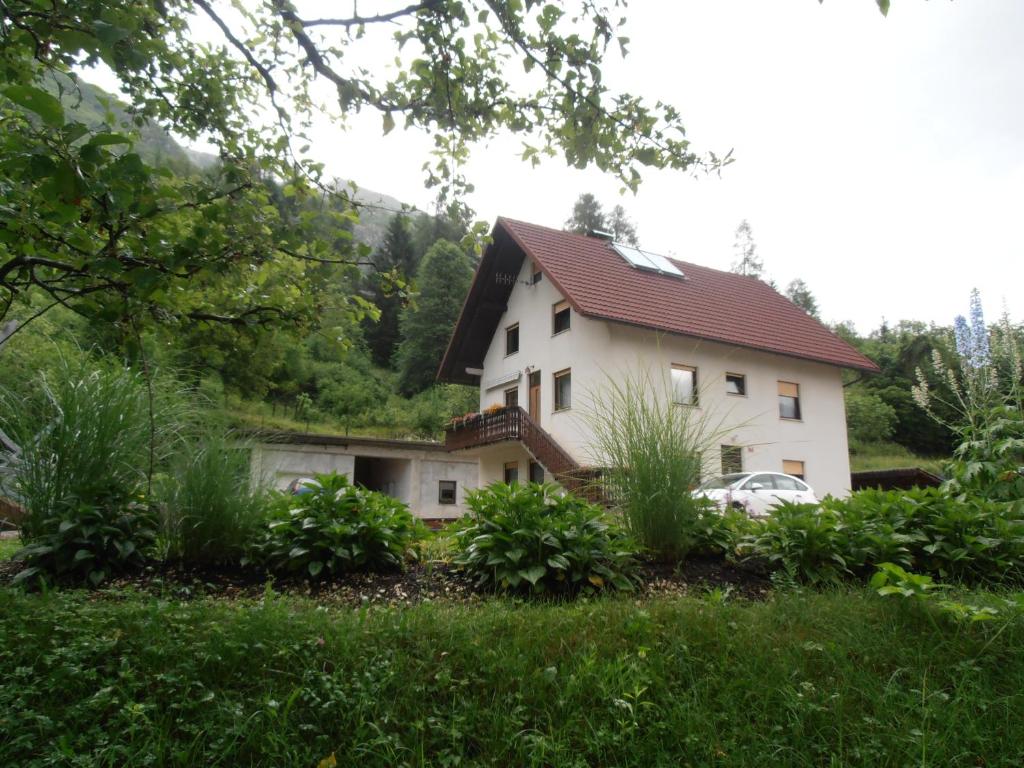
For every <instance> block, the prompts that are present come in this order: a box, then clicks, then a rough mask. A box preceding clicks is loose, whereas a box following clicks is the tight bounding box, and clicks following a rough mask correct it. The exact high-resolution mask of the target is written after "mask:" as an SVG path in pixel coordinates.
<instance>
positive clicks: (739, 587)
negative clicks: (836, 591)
mask: <svg viewBox="0 0 1024 768" xmlns="http://www.w3.org/2000/svg"><path fill="white" fill-rule="evenodd" d="M20 569H21V564H20V563H17V562H11V561H7V562H0V585H2V584H6V583H9V582H10V581H11V579H13V578H14V576H15V574H17V572H18V571H19V570H20ZM638 576H639V581H640V587H639V588H638V590H637V593H636V595H637V596H638V597H640V598H651V597H659V596H679V595H691V596H700V595H703V594H707V593H709V592H711V591H714V590H718V591H721V592H724V593H726V594H728V595H729V596H731V597H743V598H747V599H753V600H759V599H764V598H765V597H766V596H767V595H768V593H769V592H770V590H771V582H770V580H769V579H768V578H767V576H766V575H765V574H764V573H762V572H759V571H758V570H756V569H752V568H748V567H746V566H739V565H736V564H733V563H729V562H727V561H725V560H722V559H717V558H691V559H689V560H687V561H686V562H684V563H682V564H681V565H678V566H673V565H665V564H661V563H653V562H643V563H642V564H641V566H640V570H639V573H638ZM268 585H269V586H270V587H271V588H272V589H273V590H274V591H275V592H276V593H279V594H285V595H299V596H304V597H310V598H312V599H315V600H316V601H317V602H321V603H323V604H328V605H338V606H350V607H358V606H362V605H368V604H371V605H396V606H397V605H413V604H416V603H423V602H460V603H471V602H475V601H479V600H482V599H487V598H488V597H490V596H492V595H493V593H491V592H486V591H481V590H478V589H476V587H475V586H474V580H473V579H471V578H469V577H467V576H465V575H464V574H462V573H461V572H460V571H458V570H457V569H455V568H454V567H452V566H451V565H449V564H448V563H443V562H439V563H428V564H415V565H411V566H409V567H408V568H407V569H406V570H405V571H402V572H395V573H352V574H345V575H343V576H340V577H338V578H337V579H333V580H330V581H324V582H322V583H320V584H309V583H308V582H306V581H305V580H303V579H300V578H287V579H282V578H271V577H268V576H267V575H266V574H264V573H262V572H260V571H257V570H254V569H240V568H237V567H233V568H204V569H191V568H182V567H180V566H174V565H169V566H152V567H150V568H147V569H145V570H143V571H141V572H139V573H135V574H129V575H125V576H120V577H118V578H115V579H112V580H110V581H108V582H106V583H104V584H103V585H102V587H101V588H100V589H98V590H96V591H95V595H96V596H97V598H100V599H104V598H107V599H110V598H114V599H116V597H117V595H118V593H120V592H121V591H122V590H124V589H134V590H138V591H142V592H147V593H151V594H154V595H160V596H162V597H170V598H174V599H184V600H188V599H192V598H195V597H200V596H210V597H217V598H224V599H228V600H233V599H258V598H260V597H262V596H263V595H264V594H265V592H266V590H267V588H268Z"/></svg>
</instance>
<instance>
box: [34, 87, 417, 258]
mask: <svg viewBox="0 0 1024 768" xmlns="http://www.w3.org/2000/svg"><path fill="white" fill-rule="evenodd" d="M49 86H50V88H49V89H50V90H51V91H52V92H53V93H54V94H55V95H56V94H57V90H58V86H57V83H55V82H53V81H50V82H49ZM61 88H62V89H63V90H64V97H63V99H62V102H63V104H64V108H65V111H66V112H68V113H69V114H71V115H74V116H75V117H77V118H78V119H79V120H81V121H82V122H83V123H85V124H86V125H89V126H92V127H98V126H100V125H103V124H104V123H105V122H113V123H114V124H132V117H131V115H130V114H129V112H128V108H127V106H126V105H125V104H124V102H122V101H121V100H120V99H118V98H117V97H116V96H114V95H113V94H110V93H108V92H107V91H105V90H103V89H102V88H100V87H99V86H96V85H93V84H92V83H89V82H86V81H85V80H82V79H81V78H79V79H78V80H77V83H73V82H72V81H71V80H70V79H62V81H61ZM135 130H136V131H137V132H138V134H139V141H138V143H137V144H136V145H135V150H136V151H137V152H138V153H139V155H140V156H141V157H142V159H143V160H145V161H146V162H147V163H149V164H150V165H158V166H163V167H166V168H169V169H171V170H172V171H174V172H175V173H178V174H188V173H190V172H192V171H201V170H204V169H206V168H209V167H211V166H213V165H214V164H216V162H217V156H216V155H214V154H212V153H210V152H203V151H201V150H196V149H192V148H190V147H186V146H183V145H182V144H180V143H178V141H176V140H175V138H174V137H173V136H171V135H170V134H169V133H168V132H167V131H165V130H164V129H163V128H161V127H160V126H157V125H153V124H152V123H148V122H147V123H145V124H143V125H142V126H140V127H136V128H135ZM338 184H339V186H347V184H348V181H347V180H339V182H338ZM354 197H355V201H356V202H357V203H360V204H361V206H360V209H359V223H358V224H357V225H356V226H355V229H354V230H353V235H354V236H355V239H356V240H357V241H359V242H362V243H366V244H367V245H369V246H370V247H371V248H372V249H374V250H376V249H377V248H379V247H380V246H381V244H383V242H384V236H385V234H386V232H387V227H388V221H389V220H390V219H391V217H392V216H393V215H394V214H395V212H397V211H401V210H403V203H402V202H401V201H400V200H398V199H397V198H394V197H391V196H390V195H385V194H383V193H381V192H376V191H374V190H372V189H366V188H363V187H360V188H358V189H357V190H356V193H355V196H354ZM409 215H410V217H411V218H416V217H417V216H423V215H425V214H422V213H416V212H410V214H409Z"/></svg>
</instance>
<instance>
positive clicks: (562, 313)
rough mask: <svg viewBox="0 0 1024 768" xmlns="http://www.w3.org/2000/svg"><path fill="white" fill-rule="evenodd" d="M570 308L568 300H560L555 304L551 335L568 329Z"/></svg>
mask: <svg viewBox="0 0 1024 768" xmlns="http://www.w3.org/2000/svg"><path fill="white" fill-rule="evenodd" d="M571 315H572V310H571V309H570V308H569V302H568V301H560V302H558V303H557V304H555V307H554V316H553V318H552V331H551V333H552V335H557V334H559V333H563V332H564V331H568V330H569V326H570V323H571Z"/></svg>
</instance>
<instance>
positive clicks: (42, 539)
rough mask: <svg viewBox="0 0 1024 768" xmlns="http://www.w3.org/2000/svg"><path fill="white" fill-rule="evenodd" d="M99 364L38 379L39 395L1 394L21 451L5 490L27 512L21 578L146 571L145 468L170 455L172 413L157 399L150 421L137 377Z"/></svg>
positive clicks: (3, 418)
mask: <svg viewBox="0 0 1024 768" xmlns="http://www.w3.org/2000/svg"><path fill="white" fill-rule="evenodd" d="M94 366H95V364H94V363H90V362H88V361H86V362H84V363H82V364H81V366H76V367H72V366H69V365H65V366H64V367H63V369H62V370H61V372H60V374H59V375H54V376H48V375H41V376H40V377H39V379H38V380H37V382H36V384H37V386H36V389H35V390H34V392H35V396H34V397H32V398H20V399H19V400H18V401H17V402H15V401H13V400H12V398H11V396H10V393H7V392H5V393H0V425H2V427H3V428H4V430H5V431H6V432H7V433H8V434H9V435H10V436H11V437H12V438H13V439H14V440H15V442H17V443H19V444H20V446H21V453H20V454H19V455H17V456H16V457H14V459H13V460H12V461H11V462H10V466H11V469H12V470H13V471H12V473H11V475H10V479H9V480H8V484H9V486H10V488H9V491H10V493H11V494H12V495H13V496H14V497H15V498H17V499H18V500H19V501H20V502H21V504H22V505H23V507H24V509H25V516H24V519H23V520H22V523H21V525H22V527H21V534H22V538H23V540H24V541H25V543H26V545H27V547H26V549H25V550H24V551H23V552H22V553H21V559H23V560H24V561H25V562H26V563H27V565H28V569H27V574H26V575H25V576H24V577H23V578H29V577H33V578H35V577H45V576H46V575H51V576H58V577H74V578H82V579H88V580H89V581H90V582H91V583H93V584H98V583H99V582H101V581H102V580H103V579H104V578H106V577H107V576H109V575H110V574H111V573H114V572H120V571H123V570H125V569H128V568H132V567H136V566H138V565H139V564H141V562H142V561H143V559H144V557H145V555H146V554H147V550H148V549H149V548H150V547H151V545H152V543H153V540H154V536H155V531H156V524H155V521H154V518H153V515H152V514H151V513H150V512H149V511H148V510H147V509H145V504H147V503H148V499H146V498H145V496H146V491H147V470H148V467H149V466H150V464H151V463H152V464H153V465H156V464H157V463H158V462H160V461H161V460H162V459H163V456H164V454H163V452H162V450H163V446H164V445H165V441H164V438H165V437H166V424H167V421H166V420H165V419H164V418H163V416H164V412H165V408H164V405H163V404H162V401H158V402H156V403H155V408H154V412H153V418H152V420H151V418H150V403H149V398H148V392H147V386H146V384H145V382H144V381H143V379H142V377H141V376H140V375H139V374H138V373H135V372H133V371H130V370H128V369H125V368H123V367H121V366H104V367H101V368H99V369H96V368H95V367H94Z"/></svg>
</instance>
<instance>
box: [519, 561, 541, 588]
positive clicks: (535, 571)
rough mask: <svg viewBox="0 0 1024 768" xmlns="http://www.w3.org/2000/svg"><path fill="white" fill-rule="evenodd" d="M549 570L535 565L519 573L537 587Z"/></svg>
mask: <svg viewBox="0 0 1024 768" xmlns="http://www.w3.org/2000/svg"><path fill="white" fill-rule="evenodd" d="M547 570H548V569H547V568H545V567H544V566H543V565H534V566H532V567H530V568H524V569H523V570H521V571H519V575H520V576H522V577H523V578H524V579H526V580H527V581H528V582H530V584H533V585H536V584H537V582H538V581H539V580H540V579H542V578H543V577H544V574H545V573H547Z"/></svg>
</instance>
